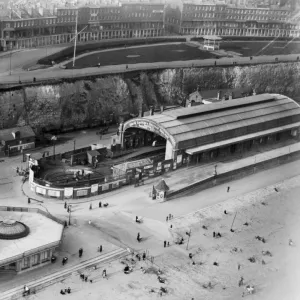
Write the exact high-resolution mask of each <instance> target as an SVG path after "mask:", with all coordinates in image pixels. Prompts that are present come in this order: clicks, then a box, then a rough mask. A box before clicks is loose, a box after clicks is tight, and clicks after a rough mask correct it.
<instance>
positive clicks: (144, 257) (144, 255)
mask: <svg viewBox="0 0 300 300" xmlns="http://www.w3.org/2000/svg"><path fill="white" fill-rule="evenodd" d="M135 257H136V258H137V259H138V260H139V261H141V255H140V254H139V253H138V254H137V255H136V256H135ZM142 258H143V260H146V252H143V254H142Z"/></svg>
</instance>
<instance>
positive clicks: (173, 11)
mask: <svg viewBox="0 0 300 300" xmlns="http://www.w3.org/2000/svg"><path fill="white" fill-rule="evenodd" d="M281 2H282V1H281ZM281 2H280V1H279V2H278V1H277V2H276V3H275V2H274V1H273V2H272V1H271V0H268V1H266V0H265V1H260V2H259V1H254V0H253V1H250V2H248V1H246V2H245V1H242V0H226V1H225V0H224V1H221V0H219V1H217V0H209V1H207V0H182V1H179V2H178V3H175V4H167V3H166V2H165V1H164V0H143V1H142V0H140V1H138V0H134V1H130V0H116V1H114V0H112V1H97V2H96V1H94V2H92V1H90V2H89V3H88V4H82V6H80V5H77V6H69V5H68V6H64V7H56V8H52V9H47V10H46V9H42V8H41V7H39V8H38V9H25V8H23V7H22V6H19V7H18V8H14V9H9V10H8V12H7V14H6V15H5V14H3V12H2V16H1V15H0V42H1V49H2V50H9V49H12V48H27V47H35V46H42V45H44V44H45V45H47V44H57V43H65V42H66V41H65V39H63V38H60V35H62V36H63V35H66V34H74V33H75V27H76V24H77V29H78V32H81V33H89V34H86V36H88V37H90V38H89V39H90V40H94V39H95V36H97V37H99V38H101V39H104V38H107V39H110V38H136V37H151V36H163V35H168V34H182V35H196V36H201V35H209V34H211V35H220V36H223V35H230V36H243V35H248V36H284V37H299V36H300V25H299V20H300V14H298V13H297V5H296V4H297V2H296V1H292V0H288V1H285V2H284V3H281ZM3 11H5V10H3ZM99 33H101V34H99ZM49 36H55V38H45V37H49ZM71 40H72V39H70V40H69V42H70V41H71Z"/></svg>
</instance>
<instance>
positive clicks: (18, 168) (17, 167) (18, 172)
mask: <svg viewBox="0 0 300 300" xmlns="http://www.w3.org/2000/svg"><path fill="white" fill-rule="evenodd" d="M16 171H17V175H19V167H17V170H16Z"/></svg>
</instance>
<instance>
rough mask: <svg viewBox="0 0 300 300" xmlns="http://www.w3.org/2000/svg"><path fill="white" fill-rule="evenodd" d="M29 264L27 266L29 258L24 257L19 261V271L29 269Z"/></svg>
mask: <svg viewBox="0 0 300 300" xmlns="http://www.w3.org/2000/svg"><path fill="white" fill-rule="evenodd" d="M29 266H30V264H29V257H24V258H23V259H22V261H21V269H22V270H23V269H27V268H29Z"/></svg>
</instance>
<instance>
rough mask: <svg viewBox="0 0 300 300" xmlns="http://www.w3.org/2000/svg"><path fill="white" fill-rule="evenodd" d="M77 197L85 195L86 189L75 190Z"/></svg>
mask: <svg viewBox="0 0 300 300" xmlns="http://www.w3.org/2000/svg"><path fill="white" fill-rule="evenodd" d="M76 194H77V197H81V196H86V195H87V194H88V191H87V190H79V191H77V192H76Z"/></svg>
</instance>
